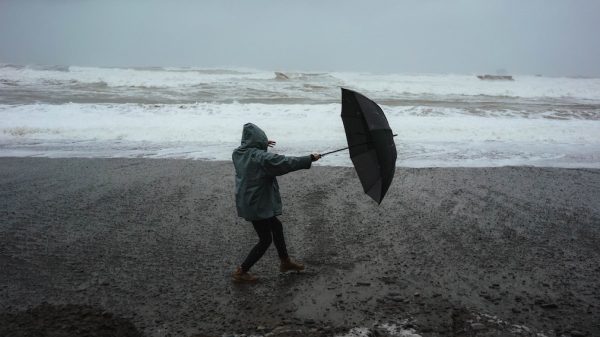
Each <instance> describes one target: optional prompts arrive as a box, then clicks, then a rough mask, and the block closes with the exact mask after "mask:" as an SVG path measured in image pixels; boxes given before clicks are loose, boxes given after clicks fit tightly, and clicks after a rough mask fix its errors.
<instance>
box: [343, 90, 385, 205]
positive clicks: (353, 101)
mask: <svg viewBox="0 0 600 337" xmlns="http://www.w3.org/2000/svg"><path fill="white" fill-rule="evenodd" d="M342 121H343V123H344V129H345V130H346V139H347V140H348V148H349V149H350V158H351V159H352V163H353V164H354V168H355V169H356V173H357V174H358V178H359V179H360V182H361V184H362V187H363V190H364V191H365V193H367V194H368V195H369V196H370V197H371V198H373V200H375V201H376V202H377V203H381V200H383V197H384V196H385V193H386V192H387V190H388V188H389V187H390V184H391V183H392V179H394V172H395V171H396V144H395V143H394V134H393V133H392V130H391V129H390V125H389V124H388V121H387V118H385V115H384V114H383V110H381V108H380V107H379V105H377V104H376V103H375V102H373V101H371V100H370V99H368V98H367V97H365V96H363V95H361V94H359V93H358V92H355V91H352V90H348V89H344V88H342Z"/></svg>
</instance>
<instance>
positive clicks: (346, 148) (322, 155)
mask: <svg viewBox="0 0 600 337" xmlns="http://www.w3.org/2000/svg"><path fill="white" fill-rule="evenodd" d="M397 135H398V134H395V135H394V136H393V137H396V136H397ZM369 143H372V142H364V143H360V144H354V145H352V146H347V147H345V148H343V149H337V150H333V151H329V152H325V153H321V157H324V156H326V155H328V154H332V153H336V152H340V151H344V150H348V149H349V148H351V147H356V146H361V145H366V144H369Z"/></svg>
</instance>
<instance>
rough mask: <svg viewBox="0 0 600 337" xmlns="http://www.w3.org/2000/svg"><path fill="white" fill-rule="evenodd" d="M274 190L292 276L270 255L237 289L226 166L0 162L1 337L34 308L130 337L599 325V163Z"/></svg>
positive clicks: (314, 179)
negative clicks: (381, 185) (374, 196)
mask: <svg viewBox="0 0 600 337" xmlns="http://www.w3.org/2000/svg"><path fill="white" fill-rule="evenodd" d="M280 186H281V191H282V197H283V204H284V215H283V216H282V217H281V220H282V222H283V224H284V228H285V232H286V239H287V242H288V249H289V251H290V253H291V254H292V255H293V256H295V257H297V258H298V259H300V260H302V261H304V262H305V263H306V264H307V265H308V270H307V271H306V272H305V273H303V274H299V275H298V274H289V275H281V274H279V272H278V268H277V265H276V262H277V259H276V254H275V250H274V248H271V249H270V250H269V251H268V252H267V254H266V256H265V257H264V258H263V259H262V260H261V261H260V262H259V263H258V264H257V265H256V266H255V268H254V269H253V271H254V272H255V273H256V274H258V276H260V277H261V281H260V283H259V284H257V285H255V286H250V287H249V286H239V285H234V284H232V283H231V282H230V279H229V274H230V273H231V271H232V270H233V268H234V266H235V265H236V264H237V263H239V262H240V261H241V259H243V257H244V256H245V254H246V253H247V251H248V250H249V248H250V247H251V246H252V245H253V244H254V243H255V240H256V238H255V234H254V232H253V230H252V227H251V226H250V225H249V224H247V223H246V222H245V221H243V220H242V219H239V218H237V217H236V214H235V205H234V199H233V169H232V165H231V163H228V162H203V161H190V160H148V159H42V158H0V247H1V250H0V269H1V270H2V272H1V273H0V335H7V334H9V335H15V336H18V335H26V334H20V333H19V331H21V332H23V331H26V330H23V329H26V328H24V327H23V326H27V324H25V323H26V322H27V320H28V319H29V318H30V317H32V315H33V314H32V311H31V310H30V311H29V312H27V311H25V310H27V309H32V308H38V309H39V308H40V307H38V306H39V305H40V304H42V303H43V302H48V303H49V305H46V306H45V307H41V308H42V309H39V310H40V311H39V312H40V313H41V315H48V316H49V317H50V316H51V314H50V313H52V315H59V316H60V314H61V313H65V312H68V315H67V316H68V317H69V318H68V319H67V318H65V322H71V321H70V320H69V319H72V321H81V320H77V315H78V312H79V313H80V312H87V316H88V317H89V316H94V314H91V313H90V312H89V311H90V310H96V309H97V310H98V312H99V314H98V317H100V318H101V317H105V318H107V317H108V318H107V321H111V320H112V321H116V320H117V319H116V318H115V319H112V318H111V317H113V316H112V315H113V314H114V315H115V316H114V317H119V319H120V320H123V321H127V322H129V323H130V324H132V327H131V328H132V329H134V330H135V329H137V331H139V332H140V333H141V334H143V335H145V336H166V335H172V336H191V335H196V334H203V335H208V336H215V335H222V334H224V333H257V328H259V331H258V333H260V334H266V333H268V332H273V334H274V335H278V334H279V335H284V331H288V330H289V331H288V332H285V334H287V335H293V334H294V333H293V332H290V331H295V330H302V331H303V332H302V334H303V335H306V334H312V335H333V334H335V333H342V332H345V331H347V330H348V329H350V328H353V327H371V326H373V324H375V323H376V322H380V323H396V324H397V325H398V326H403V327H404V328H406V329H414V330H415V332H416V333H418V334H420V335H422V336H473V335H478V336H479V335H481V336H484V335H490V334H492V333H495V332H502V333H505V334H506V335H509V336H510V335H515V336H521V335H523V336H528V335H532V334H533V333H535V332H543V333H544V334H546V335H547V336H560V335H561V334H565V335H567V336H569V335H573V336H576V335H578V333H581V335H585V336H600V281H599V280H600V249H599V248H598V247H600V202H599V200H600V170H592V169H555V168H532V167H501V168H452V169H448V168H445V169H403V168H400V169H398V171H397V175H396V178H395V181H394V183H393V184H392V187H391V188H390V191H389V192H388V195H387V196H386V198H385V200H384V201H383V203H382V205H381V206H379V207H378V206H376V205H375V204H374V203H373V202H372V201H371V200H370V199H369V198H368V197H367V196H365V195H364V194H363V193H362V190H361V189H360V183H359V182H358V180H357V178H356V176H355V173H354V171H353V169H351V168H341V167H315V168H313V169H311V170H309V171H301V172H297V173H292V174H290V175H287V176H285V177H282V178H281V179H280ZM62 304H73V305H77V306H87V307H86V308H87V309H81V310H80V311H78V309H73V307H70V309H69V310H66V309H65V307H61V306H60V305H62ZM90 308H91V309H90ZM34 310H35V309H34ZM53 310H54V312H53ZM86 310H87V311H86ZM109 313H110V314H109ZM34 314H35V312H34ZM103 315H104V316H103ZM487 315H489V316H487ZM492 316H494V317H496V318H494V319H490V317H492ZM94 317H95V316H94ZM24 322H25V323H24ZM19 324H22V325H21V327H20V325H19ZM65 324H67V323H65ZM90 324H91V323H90ZM67 325H68V324H67ZM514 325H519V326H521V325H523V326H525V327H515V326H514ZM29 326H30V327H29V328H30V329H33V328H32V327H31V324H29ZM90 326H91V325H90ZM120 326H121V327H122V326H123V325H122V324H121V325H120ZM57 329H58V328H57ZM278 329H279V330H278ZM528 330H529V332H528Z"/></svg>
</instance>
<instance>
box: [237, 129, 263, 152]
mask: <svg viewBox="0 0 600 337" xmlns="http://www.w3.org/2000/svg"><path fill="white" fill-rule="evenodd" d="M267 145H268V138H267V134H265V132H264V131H263V130H262V129H261V128H259V127H258V126H256V125H254V124H252V123H246V124H244V131H243V132H242V144H241V145H240V148H257V149H261V150H266V149H267Z"/></svg>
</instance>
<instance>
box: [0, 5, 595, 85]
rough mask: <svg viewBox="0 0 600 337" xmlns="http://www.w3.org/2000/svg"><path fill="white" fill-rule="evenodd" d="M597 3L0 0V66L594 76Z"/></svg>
mask: <svg viewBox="0 0 600 337" xmlns="http://www.w3.org/2000/svg"><path fill="white" fill-rule="evenodd" d="M598 14H600V1H597V0H589V1H587V0H526V1H524V0H518V1H517V0H489V1H487V0H456V1H454V0H413V1H399V0H396V1H392V0H390V1H376V0H368V1H367V0H363V1H355V0H343V1H341V0H340V1H331V0H305V1H300V0H296V1H292V0H255V1H250V0H237V1H234V0H229V1H228V0H215V1H192V0H190V1H184V0H176V1H174V0H165V1H155V0H139V1H134V0H118V1H114V0H37V1H36V0H14V1H13V0H0V62H4V63H18V64H31V63H37V64H60V65H89V66H199V67H219V66H241V67H252V68H261V69H271V70H320V71H328V70H329V71H367V72H404V73H406V72H408V73H416V72H434V73H436V72H442V73H480V72H486V73H495V72H496V70H497V69H500V68H504V69H507V70H508V71H509V72H510V73H514V74H538V73H539V74H545V75H583V76H600V61H599V60H600V37H599V35H600V20H599V19H598Z"/></svg>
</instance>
